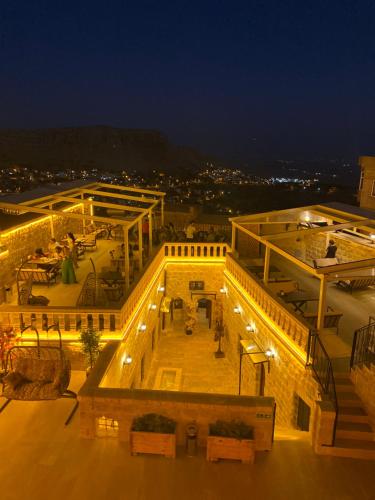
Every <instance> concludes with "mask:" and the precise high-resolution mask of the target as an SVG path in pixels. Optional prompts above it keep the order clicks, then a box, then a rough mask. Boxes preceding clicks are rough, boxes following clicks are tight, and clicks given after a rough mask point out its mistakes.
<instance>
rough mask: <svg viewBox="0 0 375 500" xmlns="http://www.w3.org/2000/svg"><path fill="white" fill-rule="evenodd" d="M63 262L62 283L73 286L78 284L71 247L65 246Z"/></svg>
mask: <svg viewBox="0 0 375 500" xmlns="http://www.w3.org/2000/svg"><path fill="white" fill-rule="evenodd" d="M62 253H63V261H62V264H61V281H62V282H63V283H64V285H71V284H73V283H77V278H76V274H75V272H74V265H73V257H72V252H71V250H70V248H69V247H67V246H64V248H63V250H62Z"/></svg>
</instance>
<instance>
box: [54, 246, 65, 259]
mask: <svg viewBox="0 0 375 500" xmlns="http://www.w3.org/2000/svg"><path fill="white" fill-rule="evenodd" d="M52 257H53V258H54V259H57V260H63V258H64V252H63V247H61V246H57V247H56V248H55V251H54V252H53V254H52Z"/></svg>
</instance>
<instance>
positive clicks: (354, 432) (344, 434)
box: [336, 421, 374, 441]
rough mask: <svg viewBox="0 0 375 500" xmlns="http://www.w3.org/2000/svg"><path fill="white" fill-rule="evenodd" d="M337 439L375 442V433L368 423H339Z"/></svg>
mask: <svg viewBox="0 0 375 500" xmlns="http://www.w3.org/2000/svg"><path fill="white" fill-rule="evenodd" d="M336 438H343V439H357V440H358V439H359V440H364V441H373V440H374V433H373V432H372V428H371V426H370V425H369V424H368V423H363V422H343V421H338V422H337V427H336Z"/></svg>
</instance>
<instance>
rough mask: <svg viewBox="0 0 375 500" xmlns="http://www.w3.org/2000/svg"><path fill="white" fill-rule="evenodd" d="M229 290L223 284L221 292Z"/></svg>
mask: <svg viewBox="0 0 375 500" xmlns="http://www.w3.org/2000/svg"><path fill="white" fill-rule="evenodd" d="M227 292H228V290H227V288H226V287H225V286H222V287H221V288H220V293H227Z"/></svg>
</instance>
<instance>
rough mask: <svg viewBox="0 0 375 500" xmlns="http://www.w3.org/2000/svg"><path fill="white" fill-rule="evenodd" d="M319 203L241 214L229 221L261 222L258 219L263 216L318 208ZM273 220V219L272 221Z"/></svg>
mask: <svg viewBox="0 0 375 500" xmlns="http://www.w3.org/2000/svg"><path fill="white" fill-rule="evenodd" d="M316 207H317V205H309V206H306V207H297V208H292V209H290V208H289V209H288V208H286V209H283V210H272V211H271V212H261V213H257V214H252V215H240V216H238V217H230V219H229V221H230V222H232V221H233V222H236V223H237V224H239V223H241V222H246V221H248V222H249V223H250V222H252V221H256V222H257V223H261V222H262V221H260V220H258V219H259V218H262V217H274V216H275V215H281V214H290V213H291V212H292V213H294V212H297V211H298V212H304V211H306V210H308V211H311V210H312V209H314V208H316ZM271 222H272V221H271Z"/></svg>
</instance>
